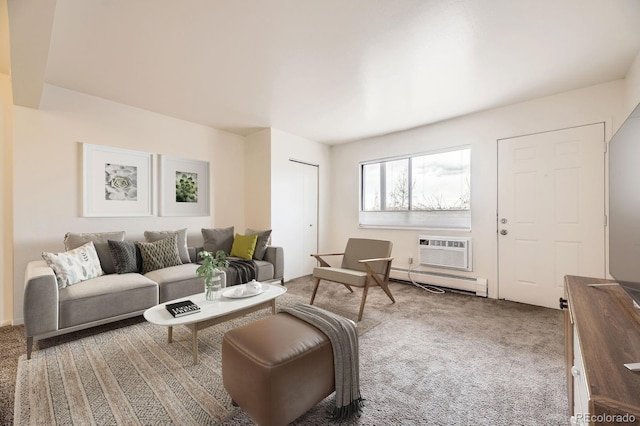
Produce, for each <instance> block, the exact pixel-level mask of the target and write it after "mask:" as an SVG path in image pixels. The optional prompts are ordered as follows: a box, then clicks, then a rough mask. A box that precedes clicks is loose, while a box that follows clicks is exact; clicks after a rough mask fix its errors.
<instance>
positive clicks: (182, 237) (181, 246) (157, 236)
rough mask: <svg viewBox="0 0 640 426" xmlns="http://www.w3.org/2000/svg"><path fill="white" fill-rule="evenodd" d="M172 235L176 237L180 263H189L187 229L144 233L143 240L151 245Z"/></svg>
mask: <svg viewBox="0 0 640 426" xmlns="http://www.w3.org/2000/svg"><path fill="white" fill-rule="evenodd" d="M172 235H177V236H178V239H177V241H178V254H180V260H181V261H182V263H191V257H190V256H189V247H188V246H187V228H184V229H178V230H177V231H144V239H145V240H146V242H148V243H153V242H154V241H158V240H162V239H165V238H167V237H170V236H172Z"/></svg>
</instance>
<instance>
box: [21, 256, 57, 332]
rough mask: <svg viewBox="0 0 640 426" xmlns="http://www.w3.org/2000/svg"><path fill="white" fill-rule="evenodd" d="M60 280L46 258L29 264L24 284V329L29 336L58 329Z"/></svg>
mask: <svg viewBox="0 0 640 426" xmlns="http://www.w3.org/2000/svg"><path fill="white" fill-rule="evenodd" d="M58 302H59V295H58V282H57V281H56V275H55V273H54V272H53V269H51V268H50V267H49V266H48V265H47V263H46V262H45V261H44V260H36V261H33V262H29V263H28V264H27V269H26V272H25V284H24V305H23V309H24V311H23V312H24V329H25V333H26V335H27V337H33V336H37V335H39V334H44V333H48V332H51V331H56V330H58V309H59V308H58V306H59V303H58Z"/></svg>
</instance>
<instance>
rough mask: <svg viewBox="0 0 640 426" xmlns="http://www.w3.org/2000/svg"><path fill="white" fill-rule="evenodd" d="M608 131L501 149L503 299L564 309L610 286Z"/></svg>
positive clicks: (522, 140)
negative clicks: (587, 281)
mask: <svg viewBox="0 0 640 426" xmlns="http://www.w3.org/2000/svg"><path fill="white" fill-rule="evenodd" d="M604 147H605V143H604V123H598V124H592V125H588V126H581V127H574V128H570V129H563V130H557V131H552V132H546V133H539V134H535V135H529V136H522V137H517V138H510V139H503V140H499V141H498V297H499V298H501V299H507V300H513V301H516V302H523V303H529V304H533V305H539V306H546V307H550V308H558V299H559V298H560V297H561V296H564V276H565V275H582V276H589V277H597V278H604V275H605V207H604V187H605V179H604V177H605V175H604V163H605V149H604Z"/></svg>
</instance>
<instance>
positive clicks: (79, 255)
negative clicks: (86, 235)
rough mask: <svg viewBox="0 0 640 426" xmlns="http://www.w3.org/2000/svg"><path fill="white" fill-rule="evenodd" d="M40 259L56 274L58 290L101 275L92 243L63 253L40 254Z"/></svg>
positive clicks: (100, 268)
mask: <svg viewBox="0 0 640 426" xmlns="http://www.w3.org/2000/svg"><path fill="white" fill-rule="evenodd" d="M42 258H43V259H44V260H45V262H47V265H49V267H50V268H51V269H53V272H54V273H55V274H56V280H57V281H58V288H60V289H62V288H65V287H67V286H70V285H73V284H77V283H79V282H81V281H86V280H88V279H91V278H95V277H99V276H100V275H103V274H104V272H103V271H102V267H101V266H100V260H99V259H98V253H96V248H95V246H94V245H93V241H89V242H88V243H86V244H84V245H82V246H80V247H78V248H75V249H73V250H69V251H66V252H64V253H47V252H44V253H42Z"/></svg>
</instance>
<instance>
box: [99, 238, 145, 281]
mask: <svg viewBox="0 0 640 426" xmlns="http://www.w3.org/2000/svg"><path fill="white" fill-rule="evenodd" d="M107 243H108V244H109V251H110V252H111V259H112V260H113V266H114V267H115V270H116V273H118V274H127V273H129V272H140V269H141V268H142V256H141V254H140V250H139V249H138V246H137V245H136V243H134V242H133V241H114V240H109V241H107Z"/></svg>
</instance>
